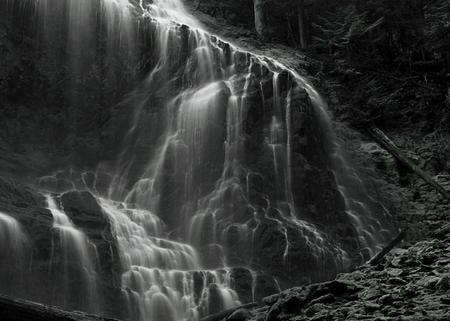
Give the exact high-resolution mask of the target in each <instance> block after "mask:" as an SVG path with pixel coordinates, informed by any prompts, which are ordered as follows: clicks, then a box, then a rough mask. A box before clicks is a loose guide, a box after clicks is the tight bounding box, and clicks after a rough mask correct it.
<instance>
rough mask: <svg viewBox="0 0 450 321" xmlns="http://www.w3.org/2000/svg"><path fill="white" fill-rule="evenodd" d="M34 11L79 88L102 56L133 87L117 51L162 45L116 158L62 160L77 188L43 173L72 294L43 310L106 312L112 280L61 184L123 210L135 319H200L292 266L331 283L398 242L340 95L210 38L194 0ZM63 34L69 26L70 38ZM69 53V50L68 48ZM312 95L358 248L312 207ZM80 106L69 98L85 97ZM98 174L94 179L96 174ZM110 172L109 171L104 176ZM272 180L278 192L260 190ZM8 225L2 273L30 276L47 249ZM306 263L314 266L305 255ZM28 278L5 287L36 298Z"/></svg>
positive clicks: (42, 35)
mask: <svg viewBox="0 0 450 321" xmlns="http://www.w3.org/2000/svg"><path fill="white" fill-rule="evenodd" d="M2 1H5V0H2ZM20 2H23V3H27V1H26V0H23V1H21V0H15V1H11V0H8V1H7V5H6V6H4V7H3V8H6V10H15V11H16V12H17V10H20V9H18V8H17V3H20ZM27 5H30V4H29V3H27ZM33 5H34V7H33V10H34V12H35V15H36V18H35V19H36V38H37V39H38V40H39V43H40V45H41V46H42V47H45V48H46V50H48V52H49V56H50V58H49V57H47V60H45V61H44V60H43V61H42V63H46V64H48V63H49V61H51V63H53V64H58V63H59V62H61V61H64V62H65V63H67V64H68V65H69V66H70V68H69V70H68V74H69V75H70V81H69V84H68V85H67V86H68V88H71V87H74V86H78V83H77V79H79V77H82V75H83V74H84V73H86V72H87V71H88V68H89V66H90V64H91V63H92V62H91V61H90V59H92V56H97V55H98V56H100V58H96V59H101V60H102V61H103V62H104V63H105V65H106V66H107V68H106V69H107V70H106V71H105V73H106V75H109V77H107V79H111V82H113V81H116V82H117V83H119V82H120V75H121V70H122V69H121V67H120V66H121V65H120V62H119V63H118V62H117V57H119V58H120V60H121V61H127V62H129V63H130V64H134V63H137V61H138V60H139V59H138V57H139V55H140V52H139V49H138V48H139V47H140V46H142V43H146V44H147V45H148V44H150V45H149V46H150V47H151V53H150V54H149V55H150V58H149V60H150V63H148V64H149V66H150V67H149V68H148V71H147V72H146V74H145V75H144V76H142V77H141V78H139V77H138V76H135V75H134V76H135V78H136V79H138V78H139V79H138V80H139V81H137V84H136V85H135V86H134V88H133V89H132V90H131V91H130V92H128V93H127V94H126V95H125V96H124V97H121V98H120V100H119V102H118V105H120V106H122V109H121V111H122V113H125V114H126V115H127V117H128V119H129V121H128V123H127V127H126V129H125V130H123V131H122V133H123V136H122V137H120V148H119V150H120V152H119V153H117V155H116V159H115V160H114V161H113V162H110V163H109V164H108V165H107V166H106V165H104V164H99V166H98V167H97V168H96V169H92V170H90V171H85V172H83V171H82V170H79V171H76V173H75V174H73V173H71V174H70V175H69V174H67V172H66V171H65V170H66V169H65V168H61V169H55V172H57V170H61V171H60V173H64V174H63V176H64V179H65V180H66V182H68V183H67V184H65V186H64V187H61V185H58V184H57V183H55V182H56V181H57V180H58V179H59V178H57V176H56V174H55V173H49V174H48V175H47V176H43V177H40V178H39V179H37V180H36V182H37V186H38V187H39V189H40V192H41V193H42V195H44V196H45V198H46V202H47V209H48V210H49V211H50V212H51V215H52V218H53V225H52V235H53V237H52V238H53V245H52V246H53V249H52V255H51V257H52V259H51V260H50V261H49V262H48V270H49V271H50V272H49V273H51V271H52V270H54V271H58V272H57V273H58V274H59V277H58V278H56V279H52V280H53V281H52V282H54V283H55V287H56V288H57V289H58V290H57V291H56V290H55V291H56V292H55V295H51V296H50V298H49V299H48V300H47V302H44V303H48V304H54V305H57V306H60V307H62V308H65V309H69V310H83V311H87V312H91V313H99V314H104V313H105V311H104V308H103V307H104V305H105V304H104V301H105V300H106V299H105V298H103V297H102V296H104V293H102V290H101V289H100V286H99V284H100V283H102V282H105V281H104V278H103V276H102V275H101V271H100V270H101V269H100V267H101V266H102V265H103V264H104V262H102V258H101V257H100V256H99V254H98V249H97V248H96V246H95V245H94V243H93V242H92V240H90V239H89V236H88V233H86V232H85V230H83V229H82V228H80V227H78V226H77V225H76V223H75V221H73V220H72V219H71V218H70V217H69V216H68V215H67V214H66V212H65V209H64V207H63V206H62V204H61V202H60V201H59V196H58V195H59V194H60V193H64V192H67V191H71V190H88V191H90V192H91V193H92V194H93V195H94V197H95V200H96V201H97V203H98V204H99V205H100V207H101V210H102V213H103V214H104V215H105V217H106V218H107V219H108V222H109V224H110V226H111V233H112V235H113V237H114V240H115V243H116V244H117V248H118V257H116V259H117V261H118V264H119V266H120V267H119V268H118V269H120V271H121V275H120V285H117V286H118V287H120V289H121V297H120V298H116V299H118V301H120V304H121V305H123V306H121V310H123V314H122V315H113V316H114V317H120V318H123V319H126V320H133V321H138V320H139V321H140V320H142V321H144V320H146V321H181V320H190V321H194V320H199V319H200V318H201V317H204V316H207V315H209V314H213V313H216V312H219V311H222V310H225V309H229V308H232V307H236V306H239V305H241V304H243V303H247V302H249V301H256V300H259V299H260V298H258V291H261V292H264V291H262V290H261V284H262V283H261V282H262V281H261V280H263V279H262V277H263V276H262V275H263V274H264V273H265V274H264V275H265V276H264V277H267V275H268V276H269V277H270V281H264V282H266V283H270V284H272V285H271V286H270V287H269V286H267V288H270V289H269V290H267V291H266V292H275V291H278V290H279V289H280V288H284V287H286V286H289V285H291V286H292V285H295V284H289V282H290V281H289V280H294V277H292V278H290V279H289V278H286V279H283V277H284V275H285V274H289V273H290V272H291V271H294V272H293V273H295V274H302V273H304V275H296V276H295V278H296V279H295V280H299V279H300V278H302V277H303V279H304V280H309V281H315V280H321V279H326V278H328V277H329V276H330V275H333V273H336V272H338V271H343V270H345V269H347V268H348V267H350V265H351V264H352V262H353V261H355V260H358V259H359V260H363V259H367V257H370V256H371V255H373V253H374V252H375V251H376V250H377V249H378V247H379V246H380V244H381V243H382V242H383V240H384V239H383V238H384V237H385V236H386V235H389V231H388V230H386V229H385V227H384V226H383V225H382V223H380V221H379V219H378V218H377V217H378V216H377V215H378V214H377V211H379V210H380V206H379V204H378V203H377V202H376V200H374V199H373V198H372V197H371V196H369V192H368V191H367V190H366V187H365V185H364V182H363V180H362V179H361V178H360V176H359V175H358V173H357V171H356V170H355V169H354V168H353V167H352V165H351V164H350V163H349V162H348V161H347V159H346V156H345V153H344V151H343V149H342V148H341V144H340V142H339V140H338V139H337V138H336V135H335V133H334V132H333V126H332V121H331V118H330V116H329V114H328V112H327V109H326V108H327V107H326V103H325V102H324V101H323V99H322V98H321V97H320V95H319V93H318V92H317V91H316V90H315V88H314V86H313V85H312V84H311V83H310V82H309V81H308V80H307V77H306V76H303V75H300V74H298V73H296V72H295V71H294V70H292V69H290V68H288V67H286V66H284V65H283V64H281V63H280V62H277V61H276V60H274V59H272V58H270V57H266V56H264V55H260V54H253V53H251V52H247V51H245V50H242V49H240V48H238V47H236V46H234V45H233V44H231V43H228V42H227V41H226V40H222V39H220V38H219V37H216V36H213V35H211V34H210V33H208V32H207V31H205V28H204V27H203V26H202V24H201V23H200V22H199V21H197V19H196V18H195V17H194V16H192V15H191V14H190V13H188V11H187V10H186V9H185V7H184V5H183V3H182V1H181V0H154V1H150V2H149V1H144V0H140V1H131V0H130V1H129V0H98V1H97V0H96V1H94V0H38V1H35V2H34V4H33ZM24 7H25V5H24ZM60 28H63V29H64V34H63V35H61V34H59V33H58V35H55V30H59V29H60ZM100 32H101V34H102V36H103V37H105V38H104V39H103V40H104V41H105V42H106V46H105V49H104V50H103V52H102V54H101V55H100V54H98V53H97V52H96V50H97V47H98V39H96V36H97V33H100ZM143 35H144V36H143ZM61 38H62V39H61ZM62 48H63V49H64V51H67V52H69V53H70V54H69V55H64V56H63V55H61V51H62ZM112 75H119V77H118V78H115V77H113V76H112ZM69 92H70V91H69ZM267 92H269V93H270V95H268V94H267ZM300 96H302V97H303V96H305V97H307V98H306V100H308V101H309V103H310V105H311V106H312V113H313V116H311V117H312V118H314V119H315V124H314V126H318V127H320V133H321V137H316V140H317V144H320V145H321V146H322V147H321V149H322V150H323V153H322V154H323V158H324V160H323V161H324V162H325V163H326V166H327V167H328V168H329V172H330V173H332V174H330V175H332V176H333V182H335V184H336V187H337V188H336V191H335V192H336V194H339V195H340V197H341V198H342V199H343V203H344V204H341V205H339V206H342V207H343V214H342V220H343V221H345V222H347V223H346V224H347V225H348V226H350V228H349V229H350V230H351V231H350V232H349V233H350V234H351V233H354V234H351V235H354V239H355V240H354V244H355V245H354V246H353V249H352V248H351V247H350V246H349V247H347V246H344V245H343V244H342V243H339V242H334V241H333V240H332V239H330V235H327V228H326V227H323V226H321V224H316V223H315V221H314V219H311V217H310V216H308V215H304V212H305V211H306V210H305V209H302V208H301V206H299V204H298V201H297V199H298V195H297V192H296V190H295V188H294V187H293V185H294V184H295V183H296V181H297V180H298V178H297V177H296V176H295V175H294V174H293V168H294V167H296V166H297V164H293V157H294V156H293V154H294V153H297V151H296V150H294V147H293V145H294V142H293V135H294V133H293V129H292V126H293V125H295V122H296V121H298V119H297V117H298V116H297V115H298V111H297V110H298V108H300V107H298V103H297V101H298V99H299V98H298V97H300ZM80 99H82V97H79V96H76V95H73V96H71V97H70V101H71V103H72V104H73V105H76V104H77V103H78V102H79V101H80ZM255 101H256V103H255ZM255 104H256V105H257V106H260V109H261V110H259V111H258V113H261V114H263V116H261V117H263V118H264V119H265V121H264V122H263V125H258V126H260V127H258V133H257V137H258V140H257V141H255V142H254V144H256V145H258V147H257V148H256V147H251V146H250V145H251V143H249V140H251V138H252V137H253V136H252V135H253V132H252V131H251V129H249V125H248V124H249V122H251V119H252V113H254V109H252V108H253V107H252V106H254V105H255ZM258 108H259V107H258ZM305 113H307V112H305ZM266 120H267V121H266ZM255 135H256V134H255ZM249 137H250V138H249ZM252 148H254V149H257V150H258V151H259V150H261V151H262V152H261V153H264V155H267V158H265V159H264V164H263V165H261V164H259V163H258V160H257V159H256V160H254V159H253V158H252V157H253V156H252V155H253V152H252ZM325 158H326V160H325ZM88 174H89V175H91V176H92V177H94V183H92V182H91V183H88V182H87V180H86V179H85V177H87V175H88ZM103 176H105V177H107V179H105V180H104V181H102V182H100V177H103ZM264 179H267V180H268V181H270V187H268V188H265V187H261V186H260V185H261V184H262V183H261V182H263V180H264ZM97 180H98V182H97ZM97 183H98V184H97ZM49 191H51V192H53V193H55V194H49ZM337 206H338V205H337ZM374 209H376V210H374ZM312 212H314V211H312ZM339 219H340V218H338V219H337V220H339ZM264 229H266V230H264ZM0 231H1V232H2V233H1V234H0V241H1V243H0V254H1V261H0V262H1V263H2V264H1V265H0V271H2V269H3V268H4V269H5V271H6V272H5V273H4V274H5V275H8V274H6V273H10V270H9V269H8V268H6V267H5V266H6V265H8V266H14V265H18V266H23V267H25V268H24V270H27V268H26V267H27V266H32V265H33V261H32V255H31V254H30V247H32V245H30V244H29V242H28V241H27V239H28V236H27V235H26V232H24V229H23V228H22V227H21V226H20V224H19V223H18V222H17V220H15V219H14V218H13V217H12V216H11V215H8V213H0ZM266 234H276V235H277V238H276V242H275V241H272V240H270V243H271V244H272V243H273V248H271V249H270V251H272V252H277V254H276V255H274V258H275V259H273V258H268V259H269V260H271V261H276V262H272V264H275V267H270V268H267V270H264V269H265V266H264V265H265V263H264V262H265V261H264V249H261V245H260V244H262V242H263V241H264V238H265V237H266ZM299 243H301V244H302V245H301V248H300V247H299V245H298V244H299ZM299 248H300V250H299ZM299 253H301V254H299ZM303 253H305V254H303ZM355 253H356V254H355ZM302 257H305V262H301V263H299V260H300V259H299V258H302ZM355 257H356V259H355ZM297 265H301V267H298V266H297ZM236 268H240V269H244V270H245V275H247V276H248V279H249V281H248V283H249V284H248V286H247V292H248V293H249V294H248V297H246V298H245V300H244V299H243V297H242V296H240V295H239V291H238V290H237V286H236V284H237V281H236V277H235V273H236ZM28 270H30V271H31V270H32V268H29V269H28ZM261 271H264V273H261ZM2 274H3V273H2ZM25 274H27V273H25ZM28 274H30V273H28ZM27 277H28V278H33V274H32V273H31V275H28V276H27ZM73 280H77V281H76V282H75V283H76V284H75V283H74V282H73ZM264 280H265V279H264ZM292 282H293V283H294V282H296V281H292ZM26 284H27V280H26V278H25V279H21V278H20V275H15V276H14V278H10V279H9V280H8V281H6V279H5V281H3V282H2V284H1V285H0V292H4V293H7V294H11V295H16V296H20V297H24V298H27V295H26V291H24V289H25V288H26V286H27V285H26ZM280 284H281V285H280ZM265 294H269V293H265ZM48 301H50V302H48Z"/></svg>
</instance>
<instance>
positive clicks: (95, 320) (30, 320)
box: [0, 295, 118, 321]
mask: <svg viewBox="0 0 450 321" xmlns="http://www.w3.org/2000/svg"><path fill="white" fill-rule="evenodd" d="M0 320H2V321H118V320H116V319H109V318H102V317H99V316H95V315H89V314H85V313H83V312H67V311H63V310H61V309H58V308H56V307H52V306H48V305H44V304H39V303H35V302H30V301H26V300H20V299H13V298H10V297H7V296H3V295H0Z"/></svg>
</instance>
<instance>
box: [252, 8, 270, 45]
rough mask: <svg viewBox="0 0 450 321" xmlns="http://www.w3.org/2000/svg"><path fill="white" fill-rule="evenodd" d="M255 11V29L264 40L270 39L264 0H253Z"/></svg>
mask: <svg viewBox="0 0 450 321" xmlns="http://www.w3.org/2000/svg"><path fill="white" fill-rule="evenodd" d="M253 6H254V12H255V29H256V33H257V34H258V37H259V38H260V39H262V40H267V39H268V32H267V20H266V14H265V12H264V11H265V10H264V0H253Z"/></svg>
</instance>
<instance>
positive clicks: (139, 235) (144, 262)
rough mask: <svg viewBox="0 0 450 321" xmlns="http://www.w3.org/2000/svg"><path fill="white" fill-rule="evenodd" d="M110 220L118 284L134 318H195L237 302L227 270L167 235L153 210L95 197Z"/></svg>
mask: <svg viewBox="0 0 450 321" xmlns="http://www.w3.org/2000/svg"><path fill="white" fill-rule="evenodd" d="M99 203H100V204H101V206H102V208H103V210H104V211H105V212H106V213H107V214H108V215H109V217H110V219H111V221H112V222H113V229H114V233H115V236H116V238H117V240H118V242H119V247H120V256H121V258H120V260H121V262H122V265H123V269H124V270H125V271H126V272H125V273H124V274H123V275H122V288H123V292H124V295H125V297H126V302H127V303H128V304H127V305H128V309H129V313H128V315H129V316H131V318H132V319H133V320H151V321H153V320H154V321H160V320H164V321H176V320H197V319H198V318H199V316H200V315H208V314H210V313H214V312H217V311H220V310H224V309H227V308H232V307H233V306H236V305H237V304H239V301H238V297H237V294H236V293H235V292H234V291H233V290H231V289H230V277H229V271H227V270H223V271H212V270H211V271H206V270H201V267H200V263H199V259H198V254H197V252H196V250H195V249H194V248H193V247H192V246H190V245H188V244H184V243H179V242H176V241H172V240H170V239H167V238H166V235H164V229H163V227H164V224H163V223H162V222H161V220H160V219H159V217H157V216H156V215H154V214H153V213H151V212H149V211H146V210H141V209H133V208H129V207H127V204H126V203H117V202H113V201H110V200H106V199H99Z"/></svg>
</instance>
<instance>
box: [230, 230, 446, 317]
mask: <svg viewBox="0 0 450 321" xmlns="http://www.w3.org/2000/svg"><path fill="white" fill-rule="evenodd" d="M433 236H434V237H433V238H430V239H429V240H426V241H421V242H418V243H416V244H414V245H413V246H410V247H402V248H397V249H394V250H393V251H392V252H391V253H390V254H389V255H387V256H386V257H385V258H384V259H383V260H382V261H380V262H379V263H378V264H376V265H363V266H361V267H359V268H358V269H356V270H355V271H353V272H351V273H345V274H340V275H338V276H337V278H336V279H335V280H333V281H329V282H325V283H318V284H312V285H308V286H304V287H297V288H292V289H289V290H287V291H284V292H282V293H280V294H277V295H273V296H270V297H267V298H265V299H264V300H263V301H264V304H265V306H264V307H262V308H259V309H255V310H252V311H247V310H239V311H236V312H235V313H234V314H233V315H231V316H230V317H228V318H227V319H226V320H228V321H244V320H255V321H256V320H258V321H263V320H264V321H287V320H289V321H303V320H304V321H307V320H316V321H325V320H372V321H375V320H379V321H381V320H386V321H397V320H410V321H413V320H414V321H416V320H417V321H418V320H421V321H426V320H430V321H431V320H433V321H437V320H441V321H444V320H448V318H449V317H450V247H449V246H448V244H449V243H448V242H449V241H450V225H447V226H446V227H445V228H443V229H441V230H440V231H438V232H436V233H434V235H433Z"/></svg>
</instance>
